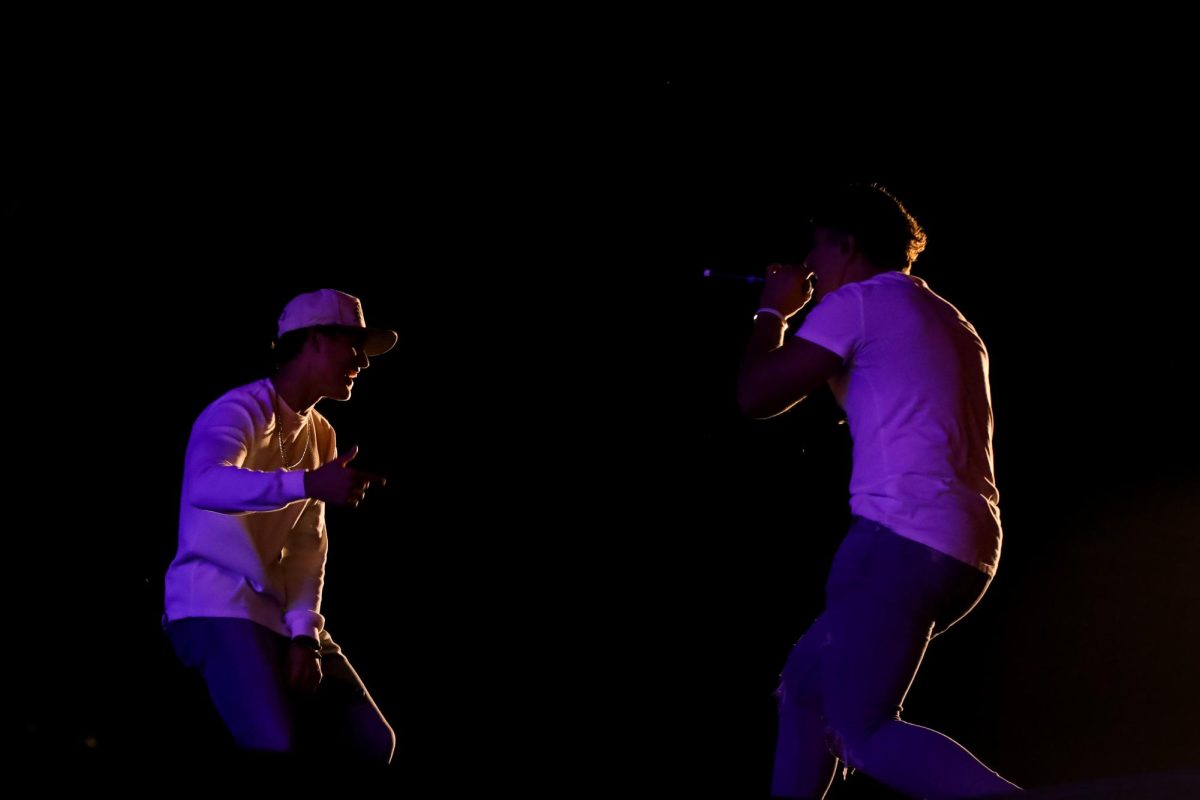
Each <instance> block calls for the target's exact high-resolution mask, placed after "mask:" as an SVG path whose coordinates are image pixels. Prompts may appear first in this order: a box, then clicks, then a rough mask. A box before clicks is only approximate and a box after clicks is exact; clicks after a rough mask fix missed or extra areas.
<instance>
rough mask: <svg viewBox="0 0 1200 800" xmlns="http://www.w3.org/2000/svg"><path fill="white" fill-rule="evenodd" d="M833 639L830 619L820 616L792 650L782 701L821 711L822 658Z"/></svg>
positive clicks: (782, 684) (781, 690)
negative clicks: (830, 637) (830, 633)
mask: <svg viewBox="0 0 1200 800" xmlns="http://www.w3.org/2000/svg"><path fill="white" fill-rule="evenodd" d="M828 643H829V623H828V620H827V619H826V617H825V615H824V614H822V615H821V616H819V617H817V619H816V620H814V621H813V624H812V625H810V626H809V627H808V630H806V631H805V632H804V635H803V636H801V637H800V639H799V640H798V641H797V642H796V644H794V645H793V646H792V649H791V651H790V652H789V653H788V657H787V662H786V663H785V664H784V666H783V672H781V673H780V675H779V689H778V690H777V691H776V694H777V695H778V697H779V702H780V703H781V704H786V705H789V706H793V707H796V708H804V709H807V710H809V711H813V712H815V713H818V714H819V713H820V712H821V658H822V653H823V651H824V649H825V646H826V645H827V644H828Z"/></svg>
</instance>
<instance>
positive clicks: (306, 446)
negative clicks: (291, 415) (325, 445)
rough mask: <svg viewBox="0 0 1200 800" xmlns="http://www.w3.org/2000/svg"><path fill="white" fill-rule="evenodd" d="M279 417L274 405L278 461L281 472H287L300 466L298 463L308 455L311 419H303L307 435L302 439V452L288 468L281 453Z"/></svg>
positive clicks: (285, 456) (280, 423) (310, 439)
mask: <svg viewBox="0 0 1200 800" xmlns="http://www.w3.org/2000/svg"><path fill="white" fill-rule="evenodd" d="M280 417H281V415H280V413H279V406H278V405H276V406H275V434H276V437H277V440H278V442H279V460H280V461H281V462H283V471H284V472H287V471H289V470H293V469H295V468H296V467H298V466H300V462H302V461H303V460H304V457H305V456H306V455H308V443H309V442H311V441H312V431H311V430H310V428H311V424H312V417H311V416H310V415H305V417H304V428H305V432H306V433H307V435H306V436H305V437H304V452H302V453H301V454H300V457H299V458H298V459H296V463H295V464H292V465H291V466H290V467H289V466H288V463H287V462H288V460H287V455H286V454H285V453H284V451H283V421H282V419H281V418H280Z"/></svg>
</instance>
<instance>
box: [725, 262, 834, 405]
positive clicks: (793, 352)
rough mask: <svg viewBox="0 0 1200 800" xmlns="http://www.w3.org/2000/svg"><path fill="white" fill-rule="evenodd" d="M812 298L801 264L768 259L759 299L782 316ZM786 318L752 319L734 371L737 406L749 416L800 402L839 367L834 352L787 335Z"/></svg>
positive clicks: (764, 316)
mask: <svg viewBox="0 0 1200 800" xmlns="http://www.w3.org/2000/svg"><path fill="white" fill-rule="evenodd" d="M811 298H812V284H811V283H810V281H809V279H808V275H807V270H805V269H804V268H803V267H796V266H784V265H780V264H772V265H771V266H770V267H769V268H768V270H767V283H766V286H765V287H764V289H763V295H762V300H761V302H762V303H763V306H764V307H767V308H774V309H776V310H778V311H779V312H780V313H781V314H782V315H783V316H784V317H786V318H790V317H792V316H794V315H795V314H796V312H798V311H799V310H800V309H801V308H803V307H804V306H805V304H806V303H808V301H809V300H810V299H811ZM786 332H787V323H786V321H785V320H783V319H780V318H779V317H776V316H775V315H774V314H770V313H765V312H764V313H760V314H757V315H756V316H755V318H754V331H753V333H752V334H751V336H750V341H749V343H748V344H747V345H746V350H745V352H744V353H743V354H742V365H741V369H740V371H739V372H738V385H737V400H738V408H739V409H741V412H742V413H743V414H745V415H746V416H749V417H754V418H756V419H766V418H768V417H774V416H777V415H779V414H782V413H783V412H785V411H787V410H788V409H789V408H791V407H792V406H794V405H796V404H797V403H799V402H800V401H801V400H803V399H804V398H805V397H807V396H808V395H809V394H811V393H812V392H813V391H814V390H815V389H817V388H819V387H820V386H821V384H823V383H825V382H826V381H827V380H829V379H830V378H831V377H833V376H834V375H836V374H837V373H838V371H839V370H840V369H841V368H842V359H841V357H840V356H838V355H837V354H836V353H834V352H831V351H830V350H827V349H825V348H824V347H821V346H820V345H818V344H814V343H812V342H809V341H807V340H805V339H798V338H796V337H794V336H792V337H787V339H786V341H785V337H784V334H785V333H786Z"/></svg>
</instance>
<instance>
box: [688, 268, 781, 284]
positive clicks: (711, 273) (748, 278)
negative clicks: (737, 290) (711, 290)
mask: <svg viewBox="0 0 1200 800" xmlns="http://www.w3.org/2000/svg"><path fill="white" fill-rule="evenodd" d="M700 274H701V276H702V277H705V278H713V279H715V280H723V281H740V282H742V283H766V282H767V279H766V278H764V277H762V276H761V275H742V274H741V273H739V272H720V271H718V270H715V269H706V270H704V272H702V273H700Z"/></svg>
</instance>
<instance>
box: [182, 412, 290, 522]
mask: <svg viewBox="0 0 1200 800" xmlns="http://www.w3.org/2000/svg"><path fill="white" fill-rule="evenodd" d="M253 440H254V420H253V418H252V417H251V414H250V411H249V410H248V409H247V408H246V407H245V406H244V405H242V404H240V403H237V402H235V401H232V400H225V401H218V402H217V403H214V404H213V405H212V406H210V407H209V408H207V409H205V411H204V413H202V414H201V415H200V418H199V419H197V420H196V424H195V425H194V426H193V427H192V435H191V438H189V439H188V447H187V456H186V458H185V460H184V476H183V494H184V502H186V503H190V504H191V505H193V506H195V507H196V508H200V509H203V510H205V511H215V512H218V513H221V514H239V513H245V512H248V511H274V510H275V509H278V508H283V507H284V506H286V505H287V504H288V503H291V502H293V501H295V500H301V499H303V498H304V497H305V494H304V473H303V472H287V471H284V470H275V471H273V472H259V471H257V470H251V469H244V468H243V467H242V464H243V463H244V462H245V460H246V454H247V452H249V447H250V443H251V442H252V441H253Z"/></svg>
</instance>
